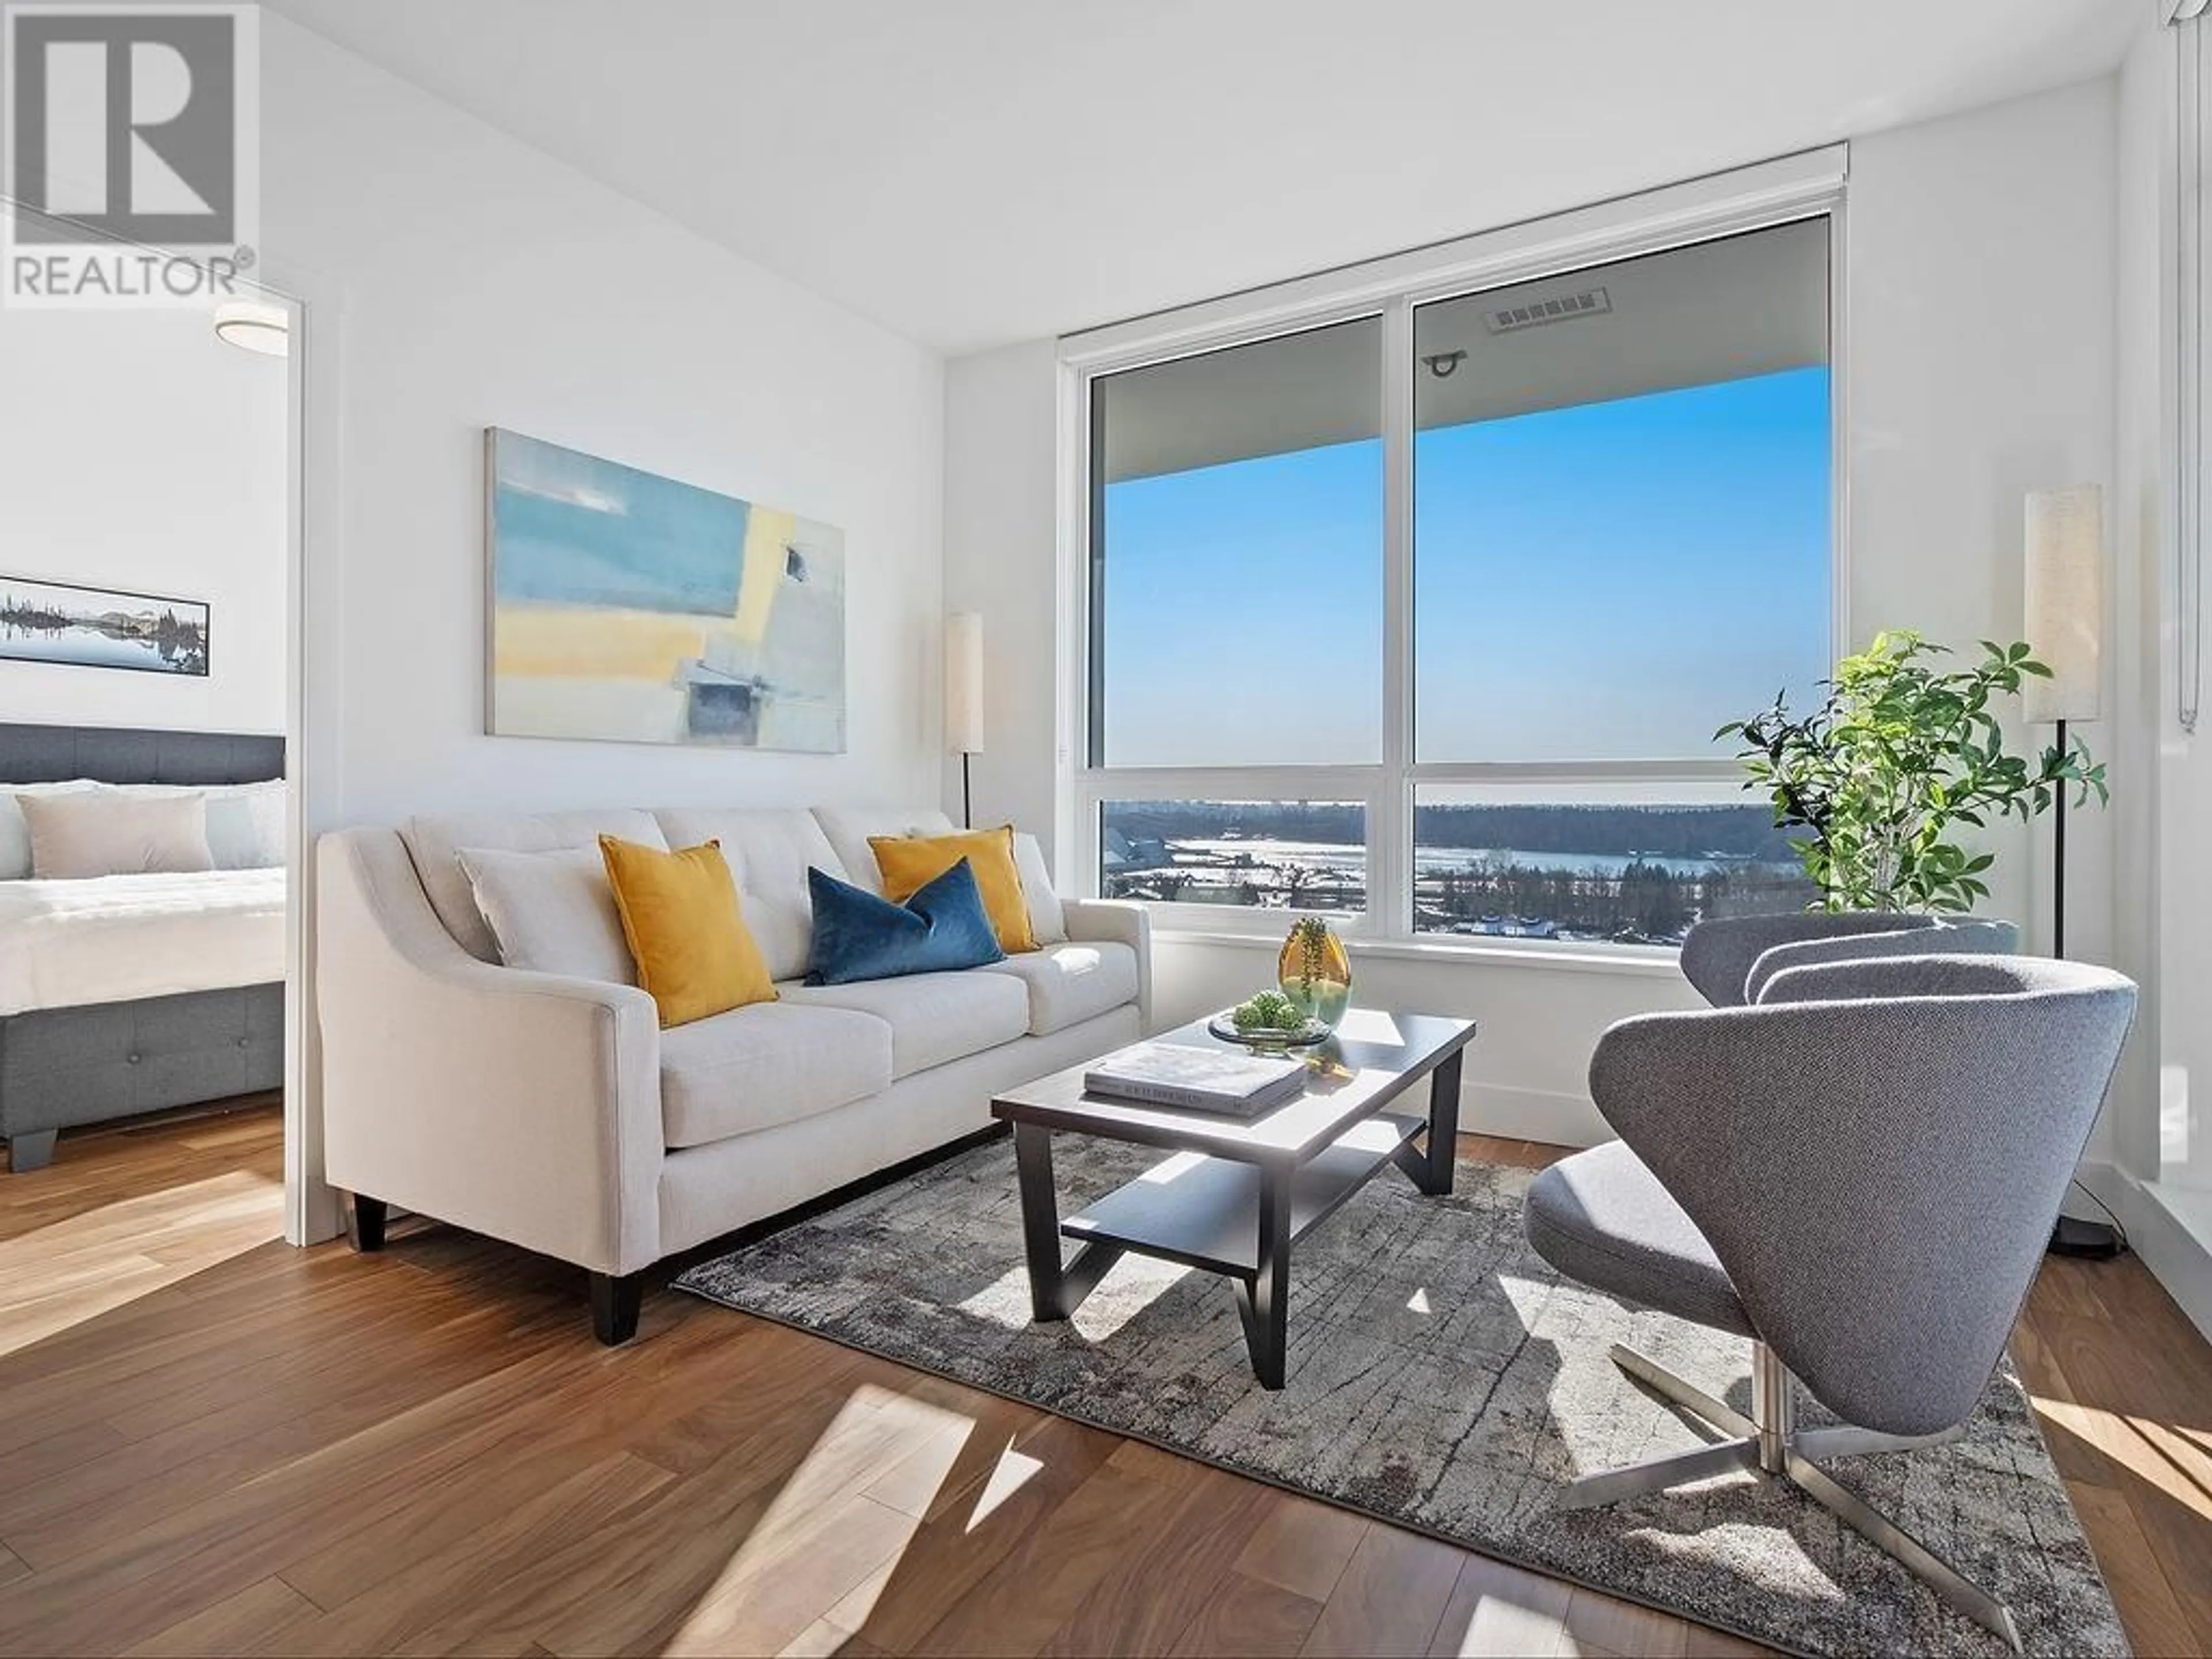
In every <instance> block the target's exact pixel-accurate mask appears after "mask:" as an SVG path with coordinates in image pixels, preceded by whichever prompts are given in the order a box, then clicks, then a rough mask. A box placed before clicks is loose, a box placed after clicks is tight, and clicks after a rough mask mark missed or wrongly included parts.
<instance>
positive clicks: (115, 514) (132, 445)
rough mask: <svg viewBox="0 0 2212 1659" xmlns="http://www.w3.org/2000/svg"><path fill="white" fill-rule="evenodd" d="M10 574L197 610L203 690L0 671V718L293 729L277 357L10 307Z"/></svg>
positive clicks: (0, 323)
mask: <svg viewBox="0 0 2212 1659" xmlns="http://www.w3.org/2000/svg"><path fill="white" fill-rule="evenodd" d="M0 387H4V389H5V394H4V395H0V575H9V576H26V577H32V578H43V579H46V580H52V581H63V582H73V583H76V585H78V586H88V587H113V588H121V589H124V590H125V591H127V592H139V593H154V594H159V595H162V596H165V597H174V598H178V599H198V600H204V601H205V602H206V604H207V605H208V606H209V607H210V609H209V619H208V625H209V645H210V651H209V656H208V669H209V671H208V674H207V676H206V678H197V677H195V676H185V675H171V674H151V673H140V672H131V671H122V670H118V669H112V668H79V667H75V666H69V665H57V664H52V663H31V662H9V661H0V719H5V720H27V721H43V722H50V723H52V724H55V725H62V726H155V727H169V728H175V729H181V730H188V731H200V732H282V731H283V729H284V663H285V651H286V647H287V635H286V623H285V532H284V513H285V466H286V459H285V445H286V441H287V440H286V434H285V380H284V364H283V361H282V360H281V359H278V358H275V357H263V356H256V355H254V354H253V353H252V352H248V351H242V350H240V349H238V348H237V347H235V346H229V345H225V344H224V343H222V341H220V340H218V339H216V337H215V333H214V331H213V330H212V328H211V327H210V319H208V318H207V317H206V316H204V315H201V314H197V313H187V312H172V311H152V312H149V311H131V312H82V311H25V310H20V309H13V310H11V309H0Z"/></svg>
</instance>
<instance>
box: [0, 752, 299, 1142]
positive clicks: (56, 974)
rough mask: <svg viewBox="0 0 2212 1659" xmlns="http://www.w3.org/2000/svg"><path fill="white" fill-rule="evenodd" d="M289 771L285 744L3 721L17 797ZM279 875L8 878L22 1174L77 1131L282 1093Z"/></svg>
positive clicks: (0, 889) (1, 1015)
mask: <svg viewBox="0 0 2212 1659" xmlns="http://www.w3.org/2000/svg"><path fill="white" fill-rule="evenodd" d="M283 775H284V741H283V738H274V737H262V736H246V735H231V734H228V733H220V732H156V731H140V730H127V729H113V728H90V727H80V726H24V725H6V724H0V793H5V788H4V787H5V786H8V785H41V784H59V783H66V782H69V781H74V780H79V779H83V780H88V781H92V782H94V783H102V784H121V785H156V786H160V785H166V786H175V787H186V788H214V787H222V786H234V785H246V784H256V783H263V782H266V781H271V780H275V779H278V778H281V777H283ZM284 903H285V872H283V869H281V868H250V869H222V870H215V871H207V872H191V873H179V874H167V875H159V874H149V875H110V876H98V877H90V878H82V879H76V880H64V881H51V880H49V881H41V880H36V879H27V878H0V1138H3V1139H6V1141H7V1142H8V1147H9V1166H10V1168H11V1169H12V1170H15V1171H16V1172H18V1173H20V1172H21V1171H23V1170H34V1169H37V1168H39V1167H40V1166H41V1165H43V1164H46V1163H47V1162H49V1161H50V1160H51V1159H52V1157H53V1152H54V1142H55V1137H56V1135H57V1134H58V1132H59V1131H61V1130H63V1129H66V1128H75V1127H81V1126H82V1125H86V1124H90V1123H99V1122H106V1121H111V1120H114V1119H118V1118H127V1117H133V1116H137V1115H141V1114H143V1113H147V1112H155V1111H162V1110H166V1109H169V1108H172V1107H177V1106H187V1105H195V1104H198V1103H204V1102H208V1101H215V1100H222V1099H225V1098H228V1097H231V1096H234V1095H245V1094H252V1093H256V1092H259V1091H264V1090H269V1089H274V1088H277V1087H280V1086H281V1085H282V1084H283V1074H284V1044H283V1038H284V985H283V971H284V969H283V963H284V947H285V920H284Z"/></svg>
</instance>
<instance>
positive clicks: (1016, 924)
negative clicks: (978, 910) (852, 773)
mask: <svg viewBox="0 0 2212 1659" xmlns="http://www.w3.org/2000/svg"><path fill="white" fill-rule="evenodd" d="M868 845H869V846H871V847H872V848H875V850H876V865H877V867H878V869H880V870H881V871H882V872H884V897H885V898H887V899H889V900H890V902H892V903H894V904H904V903H905V902H907V901H908V899H910V898H912V897H913V896H915V894H916V893H918V892H920V891H921V889H922V888H923V887H924V886H926V885H927V884H929V883H930V882H933V881H934V880H936V879H937V878H938V877H939V876H941V875H943V874H944V873H945V872H946V871H947V870H950V869H951V867H952V866H954V865H956V864H957V863H959V862H960V860H963V859H966V860H968V867H969V869H970V870H971V871H973V872H975V886H976V890H978V891H980V892H981V894H982V895H983V908H984V910H985V911H986V912H987V914H988V915H989V916H990V918H991V928H992V931H993V932H994V933H997V934H998V936H999V948H1000V950H1001V951H1005V952H1006V954H1007V955H1008V956H1012V955H1014V954H1016V953H1017V952H1018V951H1034V950H1036V948H1037V942H1036V929H1035V928H1034V927H1031V926H1030V902H1029V900H1028V899H1027V898H1025V897H1024V896H1023V895H1022V877H1021V872H1020V871H1019V870H1018V869H1016V868H1015V866H1014V826H1013V825H1012V824H1011V823H1008V824H1002V825H1000V827H999V828H998V829H970V830H968V831H966V832H964V833H963V834H958V835H951V836H869V837H868Z"/></svg>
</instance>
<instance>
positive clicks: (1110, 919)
mask: <svg viewBox="0 0 2212 1659" xmlns="http://www.w3.org/2000/svg"><path fill="white" fill-rule="evenodd" d="M1060 908H1062V909H1063V910H1064V911H1066V915H1067V936H1068V938H1069V939H1079V940H1082V941H1085V943H1088V944H1093V945H1099V944H1111V945H1127V946H1128V947H1129V948H1130V949H1131V950H1133V951H1135V952H1136V953H1137V1016H1138V1018H1139V1021H1140V1022H1141V1023H1142V1025H1143V1029H1144V1030H1145V1031H1146V1033H1147V1034H1148V1035H1149V1034H1150V1032H1151V1031H1152V912H1151V911H1150V910H1148V909H1146V908H1145V907H1144V906H1143V905H1141V904H1133V903H1132V902H1129V901H1128V900H1127V899H1062V900H1061V901H1060Z"/></svg>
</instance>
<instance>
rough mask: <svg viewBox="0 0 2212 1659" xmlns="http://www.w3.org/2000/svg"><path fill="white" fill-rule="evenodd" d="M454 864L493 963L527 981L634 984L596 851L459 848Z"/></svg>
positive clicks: (619, 915)
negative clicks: (537, 977)
mask: <svg viewBox="0 0 2212 1659" xmlns="http://www.w3.org/2000/svg"><path fill="white" fill-rule="evenodd" d="M455 856H457V857H458V858H459V860H460V861H461V868H462V869H463V870H464V871H465V872H467V873H468V878H469V883H470V885H471V887H473V888H474V889H475V890H476V896H477V909H478V910H479V911H480V912H482V913H483V919H484V921H485V922H486V924H487V925H489V927H490V928H491V931H492V937H493V938H495V939H497V940H498V941H499V959H500V960H501V962H503V963H506V964H507V966H508V967H510V968H520V969H523V970H525V971H526V972H528V973H533V974H559V975H563V976H564V977H567V978H569V979H596V980H604V981H606V982H608V983H609V984H612V985H635V984H636V983H637V964H636V963H635V962H633V961H632V960H631V958H630V954H629V941H628V940H627V939H623V925H622V913H621V912H620V911H618V910H617V909H616V908H615V894H614V889H613V888H612V887H611V886H609V885H608V884H607V862H606V858H605V854H602V853H601V852H600V851H599V848H596V847H591V848H585V847H572V848H568V850H566V851H565V852H560V853H508V852H502V851H500V850H498V849H496V848H485V847H464V848H461V850H460V851H459V854H456V855H455Z"/></svg>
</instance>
